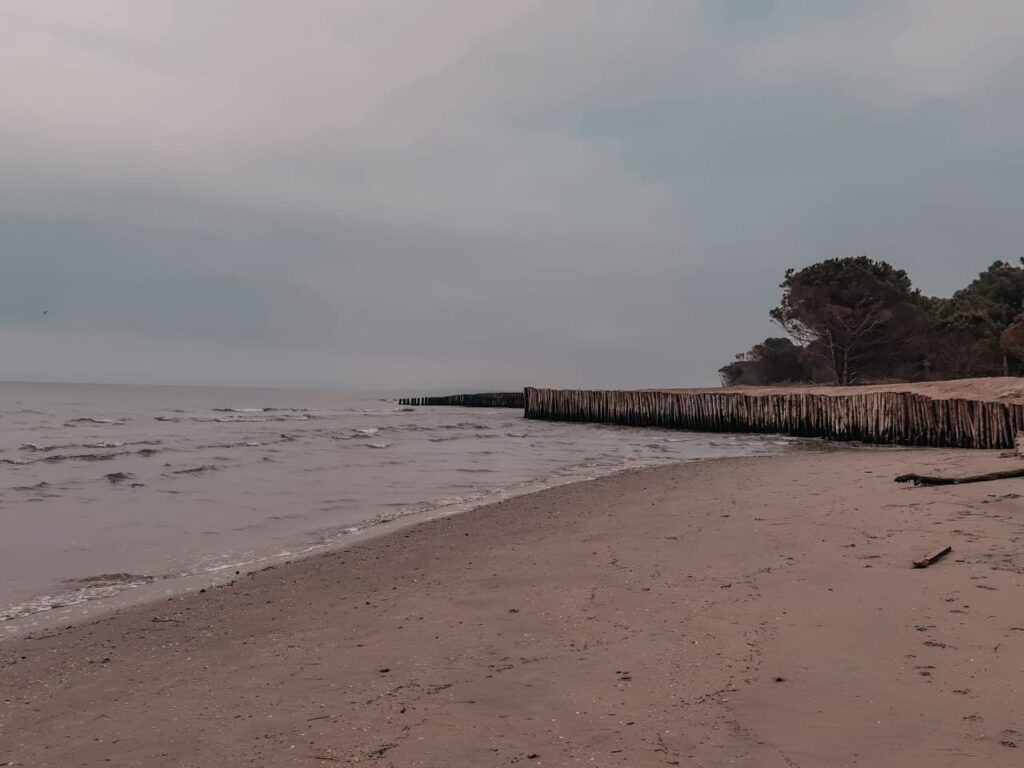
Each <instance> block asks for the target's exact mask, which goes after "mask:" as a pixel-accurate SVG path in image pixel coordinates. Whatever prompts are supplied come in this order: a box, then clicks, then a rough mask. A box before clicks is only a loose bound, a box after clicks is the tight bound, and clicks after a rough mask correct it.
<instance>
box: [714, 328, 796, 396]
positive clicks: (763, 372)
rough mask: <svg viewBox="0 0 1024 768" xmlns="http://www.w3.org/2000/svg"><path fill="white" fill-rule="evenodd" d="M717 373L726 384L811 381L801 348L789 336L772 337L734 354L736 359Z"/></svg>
mask: <svg viewBox="0 0 1024 768" xmlns="http://www.w3.org/2000/svg"><path fill="white" fill-rule="evenodd" d="M718 373H719V375H720V376H721V377H722V383H723V384H725V385H726V386H733V385H736V384H749V385H764V384H776V383H780V382H793V383H795V382H806V381H810V380H811V365H810V361H809V360H808V359H807V353H806V351H805V350H804V349H803V348H802V347H799V346H797V345H796V344H794V343H793V342H792V341H791V340H790V339H785V338H778V337H775V338H769V339H765V340H764V341H762V342H761V343H760V344H755V345H754V346H753V347H751V349H750V351H749V352H746V353H744V354H742V355H737V356H736V360H734V361H733V362H732V363H730V364H729V365H727V366H725V367H723V368H721V369H719V371H718Z"/></svg>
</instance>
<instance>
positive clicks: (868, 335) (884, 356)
mask: <svg viewBox="0 0 1024 768" xmlns="http://www.w3.org/2000/svg"><path fill="white" fill-rule="evenodd" d="M780 287H781V288H782V299H781V301H780V303H779V306H778V307H776V308H775V309H773V310H772V312H771V317H772V319H773V320H774V321H775V322H776V323H778V324H779V325H780V326H781V327H782V328H783V329H784V330H785V331H786V333H787V334H789V336H790V339H792V341H790V340H789V339H766V340H765V341H764V342H762V343H761V344H758V345H755V346H754V347H753V348H752V349H751V350H750V351H749V352H746V353H744V354H741V355H737V358H736V360H735V361H734V362H733V363H730V364H729V365H727V366H725V367H724V368H722V369H721V370H720V371H719V373H720V374H721V376H722V381H723V383H726V384H733V383H743V384H772V383H781V382H791V381H807V380H811V381H816V382H829V383H834V384H854V383H861V382H867V381H892V380H910V381H914V380H923V379H939V378H962V377H968V376H997V375H1008V374H1011V373H1024V259H1022V260H1021V263H1020V264H1009V263H1007V262H1003V261H997V262H995V263H994V264H992V266H990V267H989V268H988V269H986V270H985V271H984V272H982V273H981V274H980V275H979V276H978V277H977V279H975V280H974V281H973V282H972V283H971V284H970V285H968V286H967V287H966V288H964V289H962V290H960V291H957V292H956V293H955V294H954V295H953V296H952V297H950V298H933V297H927V296H923V295H922V294H921V293H920V292H919V291H917V290H916V289H915V288H914V287H913V284H912V283H911V280H910V276H909V275H908V274H907V273H906V272H905V271H903V270H901V269H897V268H896V267H894V266H892V265H891V264H889V263H887V262H885V261H876V260H875V259H871V258H868V257H867V256H858V257H853V258H842V259H829V260H827V261H823V262H820V263H817V264H812V265H811V266H809V267H805V268H803V269H800V270H794V269H791V270H789V271H787V272H786V276H785V280H784V281H783V283H782V285H781V286H780ZM793 342H795V343H793Z"/></svg>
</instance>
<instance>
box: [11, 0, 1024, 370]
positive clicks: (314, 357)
mask: <svg viewBox="0 0 1024 768" xmlns="http://www.w3.org/2000/svg"><path fill="white" fill-rule="evenodd" d="M88 5H89V8H88V9H86V7H85V5H83V4H79V3H73V2H70V0H68V1H67V2H55V3H50V4H47V5H45V6H44V5H39V4H37V3H34V2H28V0H25V1H24V2H21V1H18V2H13V3H10V4H6V5H5V7H4V9H3V10H0V20H4V21H11V20H12V19H14V17H16V23H11V24H4V25H2V26H0V30H2V31H0V87H2V88H3V89H4V91H5V93H7V94H9V98H6V99H5V100H4V104H3V105H0V115H2V117H3V119H2V120H0V169H2V170H3V178H4V183H3V184H2V185H0V270H2V273H0V353H3V354H4V359H5V363H6V374H5V375H7V376H8V377H12V378H61V379H76V378H77V379H82V378H86V379H92V380H124V381H174V382H179V383H180V382H185V381H194V382H195V383H222V384H242V383H252V384H261V383H262V384H274V385H291V384H295V385H328V386H356V387H363V388H366V387H391V388H395V387H402V388H416V387H429V388H435V387H459V388H461V387H463V386H466V387H470V386H472V387H476V386H481V387H483V386H487V387H490V386H494V387H502V388H504V387H515V386H520V385H522V384H525V383H530V382H537V383H550V384H581V385H593V386H643V385H662V384H678V385H686V384H709V383H713V382H714V381H715V379H716V376H715V370H716V369H717V367H718V366H720V365H721V364H723V363H724V362H727V361H728V359H730V358H731V356H732V354H733V353H734V352H737V351H740V350H741V349H743V348H745V347H746V346H749V345H750V344H751V343H753V342H755V341H757V340H759V339H760V338H763V337H764V336H765V335H767V334H769V333H773V332H776V331H775V329H773V328H772V326H771V325H770V323H769V322H768V319H767V313H768V310H769V309H770V308H771V306H772V305H773V303H774V302H775V300H776V297H777V285H778V282H779V280H780V279H781V277H782V273H783V271H784V270H785V269H786V268H787V267H789V266H799V265H801V264H805V263H809V262H811V261H814V260H817V259H820V258H826V257H831V256H842V255H852V254H857V253H864V252H866V253H869V254H871V255H873V256H875V257H878V258H886V259H889V260H892V261H893V262H895V263H897V264H899V265H900V266H904V267H906V268H908V269H910V270H911V272H912V274H913V276H914V277H915V279H916V281H917V283H918V284H919V285H920V286H921V287H923V288H924V289H925V290H928V291H932V292H936V293H948V292H950V291H952V290H953V289H955V288H956V287H958V286H959V285H962V284H964V283H965V282H966V281H967V280H969V279H970V277H971V275H972V274H973V273H974V272H976V271H978V270H979V269H981V268H982V267H983V266H985V265H986V264H987V263H988V262H990V261H992V260H994V259H996V258H1015V257H1016V256H1017V253H1016V240H1017V239H1018V237H1017V234H1018V231H1019V225H1018V223H1017V222H1018V218H1019V216H1018V213H1017V211H1016V204H1015V203H1016V200H1017V199H1019V194H1020V191H1021V188H1020V184H1021V183H1020V181H1019V179H1020V178H1021V174H1020V173H1019V171H1020V168H1019V165H1020V161H1019V159H1018V158H1019V155H1020V153H1019V151H1018V147H1017V145H1018V144H1019V139H1018V136H1019V131H1018V130H1017V129H1018V128H1019V127H1021V126H1022V118H1024V113H1022V112H1021V109H1020V107H1019V106H1018V105H1019V103H1020V99H1019V98H1018V96H1019V91H1020V89H1021V87H1022V86H1024V71H1022V69H1021V55H1020V54H1019V53H1018V52H1017V46H1016V44H1014V43H1013V41H1012V40H1009V39H1008V38H1007V36H1006V34H1005V32H1004V30H1005V29H1006V28H1013V27H1012V22H1013V21H1014V20H1016V19H1017V17H1018V15H1019V12H1018V10H1017V7H1016V5H1015V4H1010V3H1006V2H1002V0H1000V1H999V2H993V3H991V4H985V5H984V7H981V8H975V9H974V11H973V12H971V13H966V15H965V12H964V11H963V10H962V9H961V8H960V7H959V6H956V7H954V5H955V4H948V3H942V4H933V5H929V6H928V7H927V9H925V10H921V8H922V6H920V5H919V4H915V3H911V2H909V1H908V2H899V3H881V2H860V3H857V2H849V3H841V4H839V3H835V4H820V3H814V4H811V3H799V2H787V1H786V0H776V1H775V2H769V1H768V0H765V1H764V2H759V1H757V0H746V1H745V2H741V1H738V0H737V1H736V2H728V3H726V2H723V3H714V4H704V3H696V2H676V1H672V2H669V0H643V1H642V2H637V3H621V2H612V0H600V1H599V2H583V1H582V0H580V1H579V2H577V1H576V0H571V1H568V2H558V3H555V2H540V1H539V0H514V1H513V0H510V1H509V2H507V3H479V2H469V0H441V1H439V2H436V3H431V4H417V3H410V2H380V1H379V0H373V2H371V1H370V0H353V2H346V3H342V2H329V1H327V0H317V2H311V3H308V4H303V5H302V8H301V9H298V8H297V6H294V5H290V4H289V5H287V12H285V9H286V6H285V5H283V4H281V3H278V2H270V1H269V0H266V1H265V0H251V1H250V2H244V3H242V2H225V3H217V4H191V3H182V2H173V1H172V0H164V1H163V2H154V3H146V4H137V3H132V2H126V1H124V2H123V1H121V0H96V2H95V3H90V4H88ZM963 7H964V8H967V7H969V6H967V5H964V6H963ZM958 30H963V32H964V34H962V35H958V34H957V32H958ZM950 41H952V42H950ZM943 45H946V46H947V48H948V50H949V51H951V57H952V61H954V62H955V67H953V65H951V64H949V63H948V62H947V61H946V60H945V59H943V58H942V56H941V55H939V53H941V50H942V46H943ZM863 51H867V52H868V55H865V56H863V58H864V59H867V60H866V61H865V60H862V57H861V55H860V54H861V53H862V52H863ZM937 51H938V52H939V53H937ZM951 67H953V68H954V69H955V68H956V67H960V68H961V69H962V71H960V70H957V71H956V72H953V69H951ZM951 72H952V73H953V74H955V75H956V76H955V77H953V76H951ZM43 308H46V309H49V310H50V311H49V313H48V314H47V315H46V316H43V315H42V314H41V310H42V309H43Z"/></svg>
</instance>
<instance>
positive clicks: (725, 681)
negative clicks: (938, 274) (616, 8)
mask: <svg viewBox="0 0 1024 768" xmlns="http://www.w3.org/2000/svg"><path fill="white" fill-rule="evenodd" d="M1019 463H1020V461H1019V460H1017V459H1010V458H1000V457H999V455H998V454H996V453H991V452H972V453H968V452H960V451H906V450H834V451H826V452H823V453H807V454H798V455H791V456H787V457H782V458H758V459H729V460H721V461H707V462H701V463H696V464H685V465H673V466H668V467H661V468H657V469H650V470H643V471H638V472H629V473H625V474H621V475H617V476H614V477H610V478H604V479H600V480H595V481H590V482H586V483H579V484H576V485H571V486H563V487H560V488H556V489H553V490H549V491H544V492H541V493H537V494H533V495H530V496H523V497H519V498H515V499H512V500H510V501H506V502H503V503H501V504H497V505H494V506H491V507H486V508H483V509H480V510H477V511H475V512H472V513H469V514H465V515H461V516H457V517H452V518H447V519H443V520H438V521H435V522H430V523H424V524H420V525H417V526H415V527H413V528H409V529H406V530H404V531H401V532H398V533H396V534H392V535H389V536H386V537H383V538H379V539H376V540H372V541H368V542H366V543H365V544H362V545H359V546H356V547H354V548H351V549H348V550H344V551H341V552H336V553H332V554H328V555H323V556H318V557H316V558H313V559H310V560H306V561H303V562H298V563H293V564H290V565H286V566H281V567H277V568H275V569H273V570H269V571H264V572H261V573H257V574H254V575H252V576H245V575H243V576H241V577H240V578H239V579H238V580H237V582H236V583H235V584H234V585H233V586H227V587H222V588H218V589H213V590H210V591H207V592H206V593H204V594H194V595H190V596H185V597H180V598H174V599H172V600H169V601H165V602H161V603H158V604H155V605H151V606H147V607H142V608H137V609H131V610H128V611H126V612H124V613H122V614H120V615H116V616H114V617H111V618H107V619H104V620H101V621H97V622H94V623H91V624H87V625H82V626H76V627H71V628H67V629H64V630H61V631H55V632H54V631H51V632H49V633H47V634H46V635H45V636H36V637H34V638H28V639H21V640H12V641H7V642H4V643H2V644H0V669H2V675H0V700H2V702H3V703H2V709H0V764H7V765H18V766H61V767H62V768H67V767H68V766H147V768H149V767H153V766H196V767H198V766H203V767H207V766H225V767H230V766H269V765H273V766H293V765H294V766H315V765H336V764H342V765H346V764H352V763H358V764H360V765H380V766H396V767H399V768H403V767H405V766H466V767H467V768H468V767H469V766H473V767H474V768H476V767H477V766H503V765H524V766H525V765H547V766H573V765H596V766H630V767H636V766H663V765H681V766H695V767H697V768H701V767H703V768H711V767H712V766H714V767H717V766H731V765H749V766H757V767H758V768H773V767H775V766H780V767H783V766H789V767H790V768H792V766H800V767H801V768H822V767H824V766H856V765H863V766H903V767H908V768H909V767H913V766H930V767H931V768H935V767H936V766H965V765H978V766H1017V765H1020V764H1021V762H1022V760H1024V696H1022V695H1021V693H1022V690H1021V689H1022V688H1024V677H1022V672H1021V668H1022V661H1024V607H1022V606H1024V601H1022V599H1021V598H1022V596H1024V575H1022V574H1024V553H1022V552H1021V543H1022V542H1024V499H1022V498H1020V497H1018V496H1017V494H1024V480H1007V481H999V482H991V483H982V484H977V485H966V486H956V487H942V488H910V487H902V486H899V485H897V484H895V483H894V482H893V480H892V478H893V477H894V476H895V475H897V474H901V473H904V472H948V473H969V472H974V471H986V470H994V469H1004V468H1010V467H1013V466H1018V465H1019ZM944 544H952V546H953V552H952V554H951V555H950V556H948V557H947V558H945V559H944V560H942V561H940V562H939V563H937V564H936V565H934V566H933V567H931V568H928V569H925V570H914V569H912V568H911V567H910V564H911V561H912V560H914V559H915V558H918V557H920V556H921V555H923V554H925V553H926V552H928V551H929V550H932V549H934V548H936V547H938V546H940V545H944Z"/></svg>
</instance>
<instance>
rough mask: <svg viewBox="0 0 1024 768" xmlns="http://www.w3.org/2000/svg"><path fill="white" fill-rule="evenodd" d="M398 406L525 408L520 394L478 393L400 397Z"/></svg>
mask: <svg viewBox="0 0 1024 768" xmlns="http://www.w3.org/2000/svg"><path fill="white" fill-rule="evenodd" d="M398 404H399V405H461V406H466V407H470V408H525V407H526V397H525V395H524V394H523V393H522V392H479V393H477V394H474V395H443V396H441V397H402V398H399V400H398Z"/></svg>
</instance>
